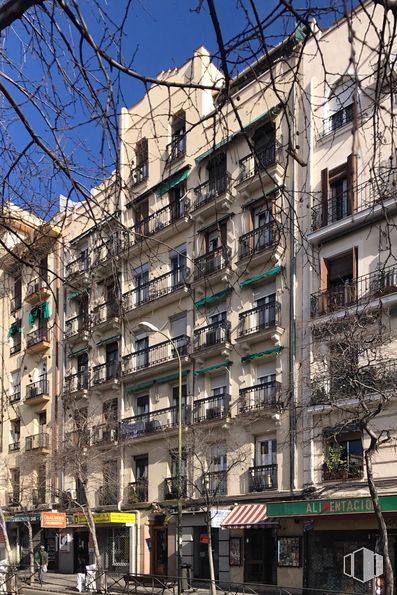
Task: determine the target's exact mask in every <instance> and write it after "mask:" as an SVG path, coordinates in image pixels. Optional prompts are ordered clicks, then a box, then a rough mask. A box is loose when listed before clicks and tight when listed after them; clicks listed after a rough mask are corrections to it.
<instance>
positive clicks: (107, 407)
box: [102, 399, 118, 425]
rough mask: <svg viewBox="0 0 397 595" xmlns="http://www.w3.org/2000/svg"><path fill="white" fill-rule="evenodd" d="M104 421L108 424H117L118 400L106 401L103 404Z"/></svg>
mask: <svg viewBox="0 0 397 595" xmlns="http://www.w3.org/2000/svg"><path fill="white" fill-rule="evenodd" d="M102 416H103V421H104V422H105V423H107V424H108V425H115V424H116V423H117V420H118V400H117V399H112V400H111V401H106V402H105V403H103V406H102Z"/></svg>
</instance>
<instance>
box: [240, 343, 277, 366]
mask: <svg viewBox="0 0 397 595" xmlns="http://www.w3.org/2000/svg"><path fill="white" fill-rule="evenodd" d="M281 350H282V347H281V346H277V347H271V348H270V349H266V350H265V351H258V352H257V353H251V354H250V355H245V356H244V357H242V358H241V362H242V363H244V362H249V361H251V360H253V359H257V358H258V357H266V355H272V354H273V353H280V351H281Z"/></svg>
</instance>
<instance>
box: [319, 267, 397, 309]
mask: <svg viewBox="0 0 397 595" xmlns="http://www.w3.org/2000/svg"><path fill="white" fill-rule="evenodd" d="M396 292H397V265H390V266H387V267H384V268H383V269H381V270H379V271H373V272H372V273H368V274H367V275H362V276H361V277H358V278H356V279H350V280H348V281H346V282H345V283H344V284H341V285H337V286H334V287H331V288H329V289H325V290H322V291H318V292H317V293H312V295H311V299H310V303H311V317H312V318H316V317H318V316H324V315H326V314H332V313H333V312H338V311H343V310H346V309H347V308H350V307H351V306H360V305H361V306H367V305H369V304H370V302H371V301H375V300H376V304H374V307H379V300H380V299H382V298H383V302H384V303H385V302H388V303H392V302H394V301H395V299H396V297H397V296H396ZM393 294H394V296H393Z"/></svg>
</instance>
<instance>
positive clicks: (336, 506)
mask: <svg viewBox="0 0 397 595" xmlns="http://www.w3.org/2000/svg"><path fill="white" fill-rule="evenodd" d="M379 501H380V507H381V510H382V512H397V496H394V495H393V496H380V498H379ZM266 510H267V516H268V517H295V516H326V515H337V514H338V515H339V514H363V513H365V514H367V513H373V512H374V506H373V503H372V500H371V498H369V497H368V498H366V497H362V498H334V499H329V500H296V501H295V502H294V501H291V502H268V503H267V506H266Z"/></svg>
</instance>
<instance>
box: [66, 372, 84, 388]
mask: <svg viewBox="0 0 397 595" xmlns="http://www.w3.org/2000/svg"><path fill="white" fill-rule="evenodd" d="M88 384H89V373H88V370H80V371H79V372H76V374H70V375H69V376H66V378H65V389H64V391H65V393H75V392H78V391H79V390H84V389H88Z"/></svg>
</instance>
